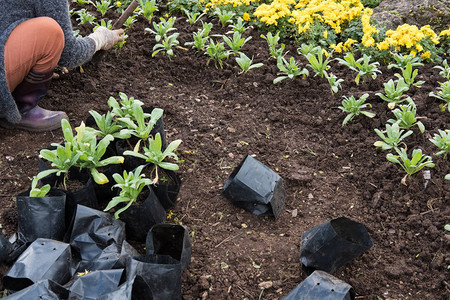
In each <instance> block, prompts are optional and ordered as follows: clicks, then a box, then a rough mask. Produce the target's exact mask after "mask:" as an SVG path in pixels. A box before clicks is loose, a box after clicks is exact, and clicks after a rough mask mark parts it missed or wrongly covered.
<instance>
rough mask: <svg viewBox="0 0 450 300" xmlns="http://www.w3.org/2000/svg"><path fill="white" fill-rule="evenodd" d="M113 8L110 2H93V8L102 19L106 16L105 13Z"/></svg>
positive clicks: (107, 0) (105, 0)
mask: <svg viewBox="0 0 450 300" xmlns="http://www.w3.org/2000/svg"><path fill="white" fill-rule="evenodd" d="M113 7H114V6H113V5H111V0H101V1H100V2H98V1H95V8H96V9H97V11H98V12H100V13H101V15H102V17H103V16H104V15H105V14H106V12H107V11H108V10H109V9H110V8H113Z"/></svg>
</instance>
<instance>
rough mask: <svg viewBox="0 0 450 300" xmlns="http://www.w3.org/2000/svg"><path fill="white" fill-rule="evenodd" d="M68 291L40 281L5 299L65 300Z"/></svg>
mask: <svg viewBox="0 0 450 300" xmlns="http://www.w3.org/2000/svg"><path fill="white" fill-rule="evenodd" d="M68 297H69V291H68V290H67V289H65V288H64V287H62V286H61V285H59V284H57V283H56V282H54V281H52V280H41V281H38V282H36V283H35V284H33V285H30V286H29V287H27V288H25V289H23V290H21V291H19V292H17V293H14V294H12V295H10V296H8V297H6V298H2V299H8V300H26V299H30V300H31V299H45V300H59V299H67V298H68Z"/></svg>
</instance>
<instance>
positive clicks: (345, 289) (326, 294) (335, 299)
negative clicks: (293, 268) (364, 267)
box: [283, 271, 355, 300]
mask: <svg viewBox="0 0 450 300" xmlns="http://www.w3.org/2000/svg"><path fill="white" fill-rule="evenodd" d="M353 299H355V292H354V291H353V288H352V287H351V285H349V284H348V283H345V282H344V281H342V280H340V279H338V278H336V277H334V276H332V275H330V274H328V273H327V272H323V271H314V272H313V273H312V274H311V275H309V276H308V278H306V279H305V280H304V281H303V282H302V283H300V284H299V285H298V286H297V287H296V288H295V289H293V290H292V291H291V292H290V293H289V294H288V295H287V296H286V297H284V298H283V300H353Z"/></svg>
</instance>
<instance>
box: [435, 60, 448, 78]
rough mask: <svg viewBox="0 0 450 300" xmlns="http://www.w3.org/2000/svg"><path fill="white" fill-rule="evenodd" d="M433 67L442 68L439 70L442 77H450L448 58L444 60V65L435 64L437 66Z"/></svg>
mask: <svg viewBox="0 0 450 300" xmlns="http://www.w3.org/2000/svg"><path fill="white" fill-rule="evenodd" d="M433 69H439V70H441V71H440V72H439V75H441V76H442V77H444V78H446V79H450V66H449V65H448V63H447V60H446V59H445V60H444V61H443V62H442V66H435V67H433Z"/></svg>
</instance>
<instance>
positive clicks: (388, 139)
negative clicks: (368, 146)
mask: <svg viewBox="0 0 450 300" xmlns="http://www.w3.org/2000/svg"><path fill="white" fill-rule="evenodd" d="M375 132H376V133H377V134H378V136H379V137H380V138H381V139H382V141H376V142H375V143H374V146H376V147H381V149H383V150H390V149H397V148H398V146H399V144H400V143H401V142H402V141H403V140H404V139H405V138H406V137H408V136H410V135H411V134H412V133H413V131H412V130H408V131H407V132H405V133H403V132H404V130H400V127H399V126H398V124H397V123H394V124H392V126H391V125H389V124H386V130H384V131H381V130H379V129H375ZM385 133H386V135H385Z"/></svg>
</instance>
